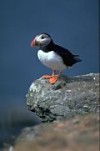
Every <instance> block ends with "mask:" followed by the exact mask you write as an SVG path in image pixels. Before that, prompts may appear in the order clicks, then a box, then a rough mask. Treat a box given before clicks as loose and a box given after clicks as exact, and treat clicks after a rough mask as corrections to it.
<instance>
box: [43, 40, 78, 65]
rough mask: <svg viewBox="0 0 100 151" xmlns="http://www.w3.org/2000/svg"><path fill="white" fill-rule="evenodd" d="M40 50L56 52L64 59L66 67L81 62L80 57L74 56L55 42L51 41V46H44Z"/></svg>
mask: <svg viewBox="0 0 100 151" xmlns="http://www.w3.org/2000/svg"><path fill="white" fill-rule="evenodd" d="M40 48H41V50H43V51H44V52H50V51H54V52H56V53H57V54H58V55H59V56H61V57H62V60H63V63H64V64H65V65H66V66H72V65H73V64H75V63H77V62H80V61H81V60H80V59H79V55H73V54H72V53H71V52H70V51H69V50H68V49H65V48H63V47H61V46H59V45H56V44H54V43H53V41H51V42H50V44H49V45H47V46H42V47H40Z"/></svg>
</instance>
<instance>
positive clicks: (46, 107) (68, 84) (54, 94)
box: [26, 73, 99, 122]
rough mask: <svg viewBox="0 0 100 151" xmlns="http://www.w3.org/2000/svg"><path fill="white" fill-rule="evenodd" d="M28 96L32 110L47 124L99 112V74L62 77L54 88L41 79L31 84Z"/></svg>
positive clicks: (29, 107)
mask: <svg viewBox="0 0 100 151" xmlns="http://www.w3.org/2000/svg"><path fill="white" fill-rule="evenodd" d="M26 97H27V106H28V109H29V110H31V111H32V112H35V113H36V114H37V115H38V116H39V117H40V118H41V119H42V121H44V122H47V121H49V122H50V121H54V120H59V119H64V118H66V119H68V118H70V117H73V116H75V115H82V114H86V113H91V112H97V110H98V103H99V102H98V101H99V74H98V73H90V74H87V75H80V76H76V77H73V78H69V77H66V76H64V75H62V76H61V77H60V78H59V80H58V81H57V83H56V84H54V85H50V84H49V83H48V80H46V79H43V78H40V79H37V80H36V81H34V82H33V83H32V84H31V86H30V88H29V90H28V93H27V95H26Z"/></svg>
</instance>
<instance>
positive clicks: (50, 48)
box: [31, 33, 81, 84]
mask: <svg viewBox="0 0 100 151" xmlns="http://www.w3.org/2000/svg"><path fill="white" fill-rule="evenodd" d="M35 46H38V47H39V50H38V52H37V56H38V59H39V60H40V62H41V63H42V64H43V65H45V66H46V67H48V68H50V69H51V70H52V74H51V75H44V76H42V77H43V78H45V79H48V82H49V83H50V84H55V83H56V82H57V81H58V79H59V77H60V76H61V74H62V71H63V70H64V69H67V68H70V67H71V66H72V65H74V64H75V63H77V62H80V61H81V59H80V58H79V55H74V54H72V53H71V52H70V51H69V50H68V49H66V48H63V47H62V46H59V45H57V44H55V43H54V41H53V40H52V38H51V36H50V35H49V34H48V33H41V34H38V35H36V36H35V38H33V39H32V42H31V47H35ZM56 71H58V75H56Z"/></svg>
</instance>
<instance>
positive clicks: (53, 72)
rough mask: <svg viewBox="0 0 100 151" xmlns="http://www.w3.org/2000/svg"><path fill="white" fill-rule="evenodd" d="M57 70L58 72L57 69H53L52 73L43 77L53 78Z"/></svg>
mask: <svg viewBox="0 0 100 151" xmlns="http://www.w3.org/2000/svg"><path fill="white" fill-rule="evenodd" d="M55 72H56V70H53V71H52V75H44V76H42V78H44V79H50V78H52V77H53V76H55Z"/></svg>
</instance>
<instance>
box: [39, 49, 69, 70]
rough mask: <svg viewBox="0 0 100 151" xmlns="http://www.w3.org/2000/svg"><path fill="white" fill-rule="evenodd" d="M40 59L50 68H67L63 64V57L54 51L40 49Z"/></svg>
mask: <svg viewBox="0 0 100 151" xmlns="http://www.w3.org/2000/svg"><path fill="white" fill-rule="evenodd" d="M37 55H38V58H39V60H40V61H41V62H42V63H43V64H44V65H45V66H47V67H48V68H51V69H55V70H59V71H62V70H63V69H65V68H66V66H65V65H64V64H63V60H62V58H61V57H60V56H59V55H57V54H56V53H55V52H54V51H50V52H44V51H42V50H39V51H38V54H37Z"/></svg>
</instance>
